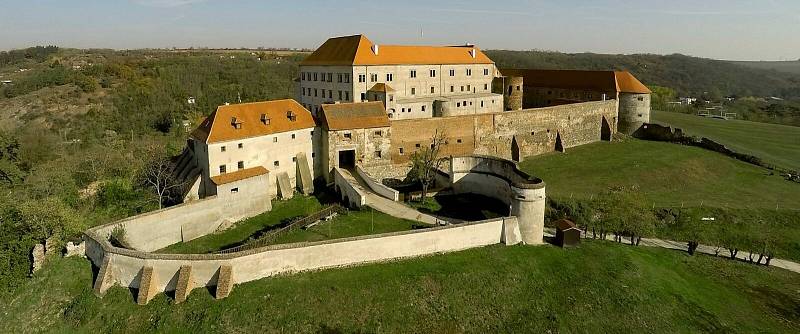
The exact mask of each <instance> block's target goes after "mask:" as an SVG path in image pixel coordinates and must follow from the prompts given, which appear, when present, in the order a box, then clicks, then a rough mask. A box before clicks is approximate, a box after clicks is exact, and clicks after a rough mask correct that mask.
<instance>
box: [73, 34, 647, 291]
mask: <svg viewBox="0 0 800 334" xmlns="http://www.w3.org/2000/svg"><path fill="white" fill-rule="evenodd" d="M299 76H300V77H299V80H296V82H298V87H297V88H298V91H297V93H298V94H297V100H292V99H286V100H275V101H264V102H254V103H240V104H233V105H228V104H226V105H223V106H219V107H218V108H217V110H216V111H214V112H213V113H211V115H209V116H208V117H207V118H206V119H205V120H203V122H202V123H201V124H200V125H199V126H198V128H197V129H196V130H194V131H193V132H192V134H191V138H190V139H189V143H188V145H187V147H186V148H185V149H184V152H183V154H182V155H181V156H180V158H179V159H178V161H177V166H176V168H175V169H174V172H173V173H174V175H175V177H176V178H178V179H180V180H182V181H184V182H185V183H186V184H188V185H189V186H187V187H186V189H185V196H184V203H183V204H180V205H177V206H174V207H170V208H166V209H162V210H159V211H155V212H149V213H145V214H142V215H138V216H135V217H130V218H127V219H123V220H119V221H116V222H113V223H109V224H105V225H102V226H97V227H94V228H92V229H90V230H88V231H86V233H85V236H84V239H85V240H86V251H85V253H86V256H87V257H89V258H90V259H91V260H92V262H93V263H94V264H95V265H96V266H98V267H99V271H98V274H97V278H96V280H95V283H94V290H95V292H96V293H97V294H99V295H102V294H103V293H104V292H105V291H106V290H107V289H108V288H109V287H111V286H113V285H121V286H125V287H130V288H135V289H138V292H137V298H136V299H137V302H138V303H140V304H146V303H147V302H148V301H150V299H152V298H153V296H154V295H155V294H157V293H159V292H162V291H175V292H174V296H175V301H176V302H181V301H184V300H186V297H187V296H188V295H189V293H190V292H191V291H192V289H194V288H196V287H205V286H215V289H214V291H215V292H214V293H215V297H216V298H224V297H225V296H227V295H228V294H229V293H230V291H231V289H232V287H233V285H234V284H238V283H243V282H248V281H252V280H256V279H260V278H263V277H268V276H272V275H277V274H281V273H291V272H296V271H302V270H313V269H320V268H329V267H336V266H343V265H352V264H358V263H365V262H374V261H382V260H387V259H398V258H404V257H409V256H418V255H424V254H434V253H441V252H448V251H457V250H462V249H466V248H472V247H481V246H486V245H491V244H498V243H502V244H506V245H514V244H518V243H524V244H528V245H536V244H541V243H542V242H543V235H544V216H545V198H546V195H545V181H544V180H541V179H539V178H536V177H534V176H531V175H528V174H526V173H525V172H523V171H521V170H519V169H518V167H517V164H516V162H518V161H521V160H522V159H524V158H526V157H528V156H533V155H537V154H542V153H546V152H553V151H562V152H563V151H565V150H567V149H569V148H571V147H575V146H579V145H583V144H587V143H591V142H596V141H600V140H611V138H612V136H613V135H614V134H615V133H617V132H623V133H627V134H630V133H632V132H633V131H635V130H637V129H638V128H639V126H641V125H642V123H644V122H648V121H649V117H650V97H649V94H650V91H649V90H648V89H647V88H646V87H645V86H644V85H642V84H641V83H640V82H639V81H638V80H636V78H634V77H633V76H632V75H631V74H629V73H627V72H615V71H538V70H519V69H499V70H498V69H497V68H496V67H495V65H494V62H492V60H491V59H489V58H488V57H487V56H486V55H485V54H484V53H483V52H481V50H480V49H478V48H477V47H475V46H474V45H463V46H444V47H428V46H424V47H420V46H392V45H378V44H375V43H373V42H371V41H370V40H368V39H367V38H366V37H364V36H361V35H358V36H348V37H337V38H331V39H329V40H328V41H327V42H325V43H324V44H323V45H322V46H320V47H319V49H317V51H315V52H314V53H313V54H311V55H310V56H308V57H307V58H306V59H305V60H304V61H303V62H302V63H301V64H300V75H299ZM437 132H438V133H443V134H444V136H445V141H444V144H443V146H441V148H440V152H441V153H442V154H443V155H444V156H449V157H448V164H446V167H443V168H444V169H446V170H440V171H436V172H437V173H436V175H437V183H441V184H443V186H445V187H446V188H447V189H448V191H449V192H450V193H452V194H454V195H459V194H466V193H472V194H479V195H484V196H488V197H491V198H494V199H496V200H499V201H501V202H502V203H503V204H505V205H506V207H508V208H509V214H508V215H507V216H505V217H499V218H494V219H487V220H482V221H474V222H456V221H453V222H445V223H444V224H442V221H441V220H440V219H439V218H436V217H432V216H430V215H427V214H425V213H422V212H419V211H416V210H414V209H412V208H410V207H407V206H405V205H404V204H402V203H397V202H398V201H399V194H398V191H397V190H396V189H393V188H391V187H389V186H388V185H387V183H388V182H384V181H385V180H386V179H387V178H392V177H395V178H396V177H400V178H402V177H404V176H405V173H406V172H407V171H408V168H409V167H408V165H409V163H408V161H409V159H410V157H411V156H412V155H413V154H414V152H416V151H418V150H421V149H423V148H425V147H428V146H429V145H431V138H432V136H433V134H434V133H437ZM315 185H316V186H322V187H331V188H333V189H334V190H335V192H336V193H337V194H338V196H340V198H341V200H342V202H343V203H345V204H346V205H348V206H355V207H361V206H365V205H370V206H372V207H373V208H375V209H377V210H379V211H384V212H386V213H387V214H390V215H393V216H396V217H399V218H403V219H411V220H416V221H417V222H420V223H423V224H427V225H429V226H430V227H428V228H423V229H415V230H410V231H400V232H392V233H383V234H375V235H366V236H360V237H354V238H343V239H334V240H326V241H319V242H307V243H295V244H282V245H266V246H262V247H258V248H251V249H229V250H222V251H220V252H217V253H215V254H161V253H154V251H157V250H159V249H164V248H165V247H168V246H170V245H173V244H176V243H180V242H187V241H190V240H193V239H196V238H199V237H201V236H204V235H208V234H211V233H214V232H215V231H219V230H221V229H225V228H226V227H229V226H230V224H231V223H232V222H235V221H238V220H241V219H244V218H247V217H252V216H255V215H258V214H261V213H264V212H267V211H270V210H271V209H272V200H273V199H275V198H289V197H292V196H293V195H294V194H295V193H296V192H300V193H303V194H310V193H312V192H313V191H314V187H315ZM434 225H443V226H434ZM120 229H121V230H124V231H125V239H126V245H125V247H118V246H117V245H114V244H112V242H111V236H112V234H113V233H114V231H118V230H120Z"/></svg>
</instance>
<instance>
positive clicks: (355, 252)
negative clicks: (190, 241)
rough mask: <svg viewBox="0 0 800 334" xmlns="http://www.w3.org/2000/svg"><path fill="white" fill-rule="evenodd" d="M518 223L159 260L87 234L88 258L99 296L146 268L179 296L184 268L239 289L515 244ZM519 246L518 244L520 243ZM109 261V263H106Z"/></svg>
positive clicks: (201, 281)
mask: <svg viewBox="0 0 800 334" xmlns="http://www.w3.org/2000/svg"><path fill="white" fill-rule="evenodd" d="M518 234H519V228H518V227H517V220H516V218H515V217H506V218H498V219H492V220H485V221H479V222H471V223H464V224H459V225H450V226H441V227H434V228H429V229H422V230H412V231H403V232H394V233H384V234H377V235H370V236H361V237H354V238H344V239H336V240H330V241H321V242H311V243H295V244H285V245H274V246H267V247H263V248H259V249H252V250H247V251H242V252H237V253H230V254H153V253H145V252H138V251H133V250H128V249H122V248H117V247H113V246H111V245H110V244H109V243H108V242H107V241H105V240H104V239H102V238H100V237H98V236H97V235H95V234H94V231H92V230H90V231H87V234H86V235H87V238H86V239H87V255H88V256H89V258H90V259H91V260H92V261H93V262H94V263H95V264H96V265H98V266H103V264H104V263H107V267H106V268H101V270H104V272H105V273H106V274H105V275H102V277H100V276H99V277H98V280H102V279H105V280H106V281H105V282H102V281H101V282H99V283H97V282H96V284H95V286H96V287H98V286H100V287H103V288H101V289H99V291H98V292H99V293H101V294H102V293H103V292H104V291H105V290H104V289H107V288H108V287H110V286H112V285H115V284H117V285H121V286H123V287H131V288H139V286H140V284H141V272H142V270H143V268H144V267H145V266H148V267H152V268H153V273H154V274H153V275H152V277H154V280H153V281H152V282H150V284H152V285H153V286H155V289H156V290H157V291H171V290H175V288H176V284H177V281H178V275H179V272H180V269H181V266H191V267H192V268H191V273H192V276H191V280H192V282H190V284H189V285H190V286H194V287H203V286H214V285H216V284H217V282H218V279H219V277H218V275H219V272H220V268H221V267H222V266H226V265H229V266H231V268H232V274H233V275H232V281H231V283H235V284H239V283H244V282H248V281H252V280H257V279H260V278H264V277H269V276H273V275H276V274H281V273H291V272H298V271H304V270H313V269H320V268H329V267H337V266H344V265H351V264H358V263H367V262H375V261H382V260H389V259H397V258H405V257H412V256H420V255H425V254H434V253H442V252H451V251H458V250H463V249H467V248H473V247H481V246H486V245H492V244H497V243H501V242H504V243H506V244H515V243H517V242H518V238H515V236H516V235H518ZM515 240H516V241H515ZM106 261H107V262H106Z"/></svg>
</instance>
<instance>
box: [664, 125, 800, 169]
mask: <svg viewBox="0 0 800 334" xmlns="http://www.w3.org/2000/svg"><path fill="white" fill-rule="evenodd" d="M651 117H652V121H654V122H656V123H659V124H663V125H670V126H673V127H678V128H681V129H683V131H684V132H686V133H688V134H690V135H694V136H699V137H707V138H710V139H713V140H715V141H717V142H719V143H722V144H724V145H725V146H728V147H729V148H731V149H733V150H735V151H737V152H741V153H746V154H751V155H755V156H757V157H759V158H761V159H763V160H764V161H766V162H769V163H772V164H775V165H778V166H781V167H785V168H791V169H794V170H800V127H796V126H787V125H779V124H769V123H758V122H749V121H740V120H727V121H726V120H721V119H714V118H705V117H698V116H695V115H688V114H681V113H672V112H666V111H654V112H653V114H652V116H651Z"/></svg>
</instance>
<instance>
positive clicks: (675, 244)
mask: <svg viewBox="0 0 800 334" xmlns="http://www.w3.org/2000/svg"><path fill="white" fill-rule="evenodd" d="M545 234H547V235H548V236H553V235H554V234H555V229H553V228H547V229H546V230H545ZM583 237H586V235H583ZM606 240H609V241H616V240H614V234H608V235H606ZM622 242H623V243H627V244H630V238H626V237H622ZM639 245H640V246H648V247H661V248H667V249H677V250H682V251H684V252H685V251H687V248H688V247H687V245H686V243H685V242H681V241H674V240H663V239H653V238H642V241H641V242H640V243H639ZM717 249H719V255H720V256H723V257H728V258H730V253H729V252H728V249H727V248H723V247H720V248H717V247H714V246H708V245H700V246H698V247H697V250H696V251H697V252H699V253H704V254H710V255H714V254H715V253H716V251H717ZM749 256H750V252H747V251H741V250H740V251H739V253H738V254H736V258H737V259H740V260H743V261H749ZM755 260H758V254H755V255H754V257H753V261H755ZM765 261H766V260H762V261H761V264H764V262H765ZM769 265H770V266H773V267H778V268H783V269H786V270H789V271H793V272H795V273H798V274H800V263H797V262H792V261H789V260H782V259H774V258H773V259H772V260H770V262H769Z"/></svg>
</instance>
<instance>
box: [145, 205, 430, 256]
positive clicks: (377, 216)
mask: <svg viewBox="0 0 800 334" xmlns="http://www.w3.org/2000/svg"><path fill="white" fill-rule="evenodd" d="M322 207H323V204H321V203H320V201H319V199H317V198H316V197H312V196H300V195H296V196H295V197H294V198H292V199H290V200H286V201H273V202H272V211H269V212H265V213H263V214H260V215H258V216H255V217H252V218H250V219H246V220H244V221H242V222H239V223H237V224H236V225H235V226H234V227H233V228H231V229H229V230H226V231H224V232H221V233H216V234H209V235H206V236H203V237H200V238H197V239H194V240H191V241H189V242H186V243H177V244H174V245H171V246H169V247H167V248H164V249H161V250H159V251H158V253H174V254H196V253H210V252H214V251H218V250H221V249H226V248H231V247H234V246H238V245H240V244H242V243H243V242H244V241H247V240H248V238H250V237H251V236H253V235H255V234H257V233H258V232H259V231H264V230H267V229H272V228H277V226H278V225H281V224H283V223H286V222H288V221H290V220H291V219H292V218H294V217H298V216H306V215H309V214H311V213H313V212H315V211H318V210H320V209H321V208H322ZM372 211H374V212H372ZM412 228H418V226H416V225H415V222H413V221H409V220H404V219H400V218H396V217H392V216H389V215H387V214H384V213H383V212H380V211H376V210H372V208H364V209H363V210H360V211H353V210H351V211H349V212H348V213H347V214H341V215H339V216H337V217H336V218H334V219H333V220H331V221H329V222H326V223H324V224H318V225H316V226H313V227H311V228H309V229H307V230H301V229H297V230H293V231H290V232H288V233H285V234H282V235H281V236H279V237H277V238H276V239H275V240H274V241H273V242H271V244H280V243H292V242H301V241H320V240H327V239H336V238H344V237H353V236H359V235H366V234H377V233H384V232H395V231H407V230H410V229H412Z"/></svg>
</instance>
